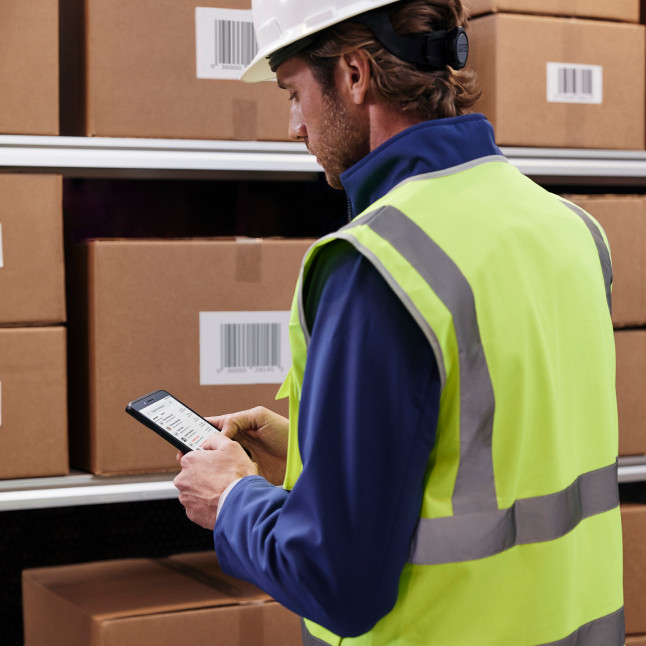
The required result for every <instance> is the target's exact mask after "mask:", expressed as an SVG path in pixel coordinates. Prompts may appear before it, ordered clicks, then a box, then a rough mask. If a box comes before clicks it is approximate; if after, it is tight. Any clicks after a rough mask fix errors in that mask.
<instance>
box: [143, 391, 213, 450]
mask: <svg viewBox="0 0 646 646" xmlns="http://www.w3.org/2000/svg"><path fill="white" fill-rule="evenodd" d="M140 412H141V413H142V414H144V415H145V416H146V417H147V418H148V419H150V420H152V421H153V422H155V424H157V425H158V426H160V427H161V428H163V429H164V430H165V431H167V432H168V433H170V434H171V435H173V436H174V437H176V438H177V439H178V440H180V441H181V442H183V443H184V444H186V445H187V446H188V447H190V448H191V449H193V450H198V451H199V450H201V449H202V447H203V445H204V442H206V439H207V438H208V437H209V435H211V433H213V432H214V431H217V429H216V428H215V427H213V426H211V424H209V423H208V422H206V421H205V420H204V419H202V418H201V417H199V416H198V415H196V414H195V413H194V412H193V411H192V410H190V409H189V408H187V407H186V406H184V404H182V403H181V402H179V401H177V400H176V399H175V398H174V397H172V396H171V395H167V396H166V397H163V398H162V399H160V400H158V401H156V402H155V403H153V404H150V405H149V406H146V407H145V408H142V409H140Z"/></svg>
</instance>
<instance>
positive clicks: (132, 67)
mask: <svg viewBox="0 0 646 646" xmlns="http://www.w3.org/2000/svg"><path fill="white" fill-rule="evenodd" d="M196 7H206V8H212V7H219V8H222V7H224V8H227V9H243V10H248V9H250V8H251V2H250V1H249V0H227V1H226V2H222V1H221V0H220V1H216V0H203V1H202V0H200V1H199V2H197V1H196V0H62V2H61V20H62V31H61V33H62V36H61V39H62V40H61V43H62V47H63V48H62V51H61V57H62V60H63V66H64V68H65V69H66V76H65V77H64V78H63V84H62V87H61V92H62V102H61V131H62V132H63V134H69V135H96V136H112V137H161V138H184V139H238V140H287V139H288V135H287V128H288V117H289V102H288V100H287V96H286V93H285V92H284V91H281V90H279V89H278V87H277V85H276V84H275V83H273V82H267V83H256V84H245V83H242V82H241V81H238V80H213V79H204V78H197V63H196V16H195V9H196ZM241 69H242V68H241Z"/></svg>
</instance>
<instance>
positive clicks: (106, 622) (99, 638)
mask: <svg viewBox="0 0 646 646" xmlns="http://www.w3.org/2000/svg"><path fill="white" fill-rule="evenodd" d="M22 577H23V616H24V626H25V646H51V644H52V635H56V643H57V644H61V645H63V644H64V645H65V646H177V645H178V644H191V645H192V646H202V645H203V646H207V644H208V646H277V645H279V644H280V646H296V645H297V644H298V645H300V644H301V630H300V619H299V618H298V617H297V616H296V615H294V614H293V613H291V612H289V611H288V610H287V609H285V608H284V607H283V606H281V605H279V604H278V603H276V602H275V601H273V600H272V599H271V598H270V597H268V596H267V595H266V594H264V593H263V592H261V591H260V590H259V589H258V588H256V587H254V586H253V585H251V584H249V583H246V582H244V581H239V580H237V579H233V578H232V577H228V576H226V575H225V574H223V573H222V572H221V571H220V570H219V568H218V566H217V561H216V559H215V555H214V553H213V552H210V553H208V554H206V553H197V554H193V555H184V556H178V557H172V558H168V559H125V560H116V561H104V562H98V563H86V564H79V565H67V566H58V567H48V568H38V569H31V570H25V571H24V572H23V575H22Z"/></svg>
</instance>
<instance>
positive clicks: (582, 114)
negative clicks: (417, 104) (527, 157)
mask: <svg viewBox="0 0 646 646" xmlns="http://www.w3.org/2000/svg"><path fill="white" fill-rule="evenodd" d="M644 29H645V28H644V26H643V25H637V24H625V23H616V22H605V21H599V20H580V19H563V18H547V17H539V16H528V15H520V14H502V13H500V14H492V15H488V16H484V17H481V18H476V19H474V20H472V21H471V26H470V32H469V33H470V42H471V50H470V59H469V61H470V62H469V65H470V66H471V67H472V68H474V69H475V70H476V71H477V73H478V78H479V81H480V85H481V87H482V90H483V94H482V97H481V99H480V101H479V102H478V105H477V106H476V109H477V110H479V111H481V112H484V113H485V114H486V115H487V117H488V118H489V120H490V121H491V122H492V124H493V126H494V128H495V131H496V141H497V143H498V144H500V145H509V146H543V147H562V148H568V147H573V148H616V149H636V150H641V149H643V148H644V126H645V123H644V100H645V96H646V91H645V81H644V76H645V71H644ZM527 43H531V47H528V46H527ZM548 64H550V66H548ZM573 66H574V67H573ZM576 66H579V67H576ZM580 66H583V67H580ZM548 70H549V71H548ZM552 84H554V88H556V89H558V88H561V89H562V92H561V93H560V94H559V93H558V92H557V93H556V95H554V94H553V93H554V91H555V90H554V89H553V88H552ZM548 87H549V88H551V89H550V92H552V94H551V96H552V98H555V99H558V100H554V101H548ZM573 97H577V99H573ZM570 100H584V101H586V102H568V101H570ZM593 100H594V101H597V100H600V101H601V102H600V103H590V102H588V101H593Z"/></svg>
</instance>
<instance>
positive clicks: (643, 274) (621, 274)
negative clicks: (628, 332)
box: [565, 195, 646, 327]
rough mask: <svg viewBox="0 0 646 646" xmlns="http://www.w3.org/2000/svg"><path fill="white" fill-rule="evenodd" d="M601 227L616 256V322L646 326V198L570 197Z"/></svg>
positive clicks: (613, 292)
mask: <svg viewBox="0 0 646 646" xmlns="http://www.w3.org/2000/svg"><path fill="white" fill-rule="evenodd" d="M565 197H566V198H567V199H569V200H570V201H572V202H574V203H575V204H578V205H579V206H580V207H581V208H583V209H585V210H586V211H587V212H588V213H590V215H592V216H593V217H594V218H596V220H597V221H598V222H599V224H601V226H602V227H603V229H604V231H605V232H606V236H607V238H608V242H609V244H610V253H611V254H612V274H613V286H612V322H613V324H614V326H615V327H628V326H633V327H636V326H641V325H646V244H645V242H644V241H646V197H644V196H643V195H566V196H565Z"/></svg>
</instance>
